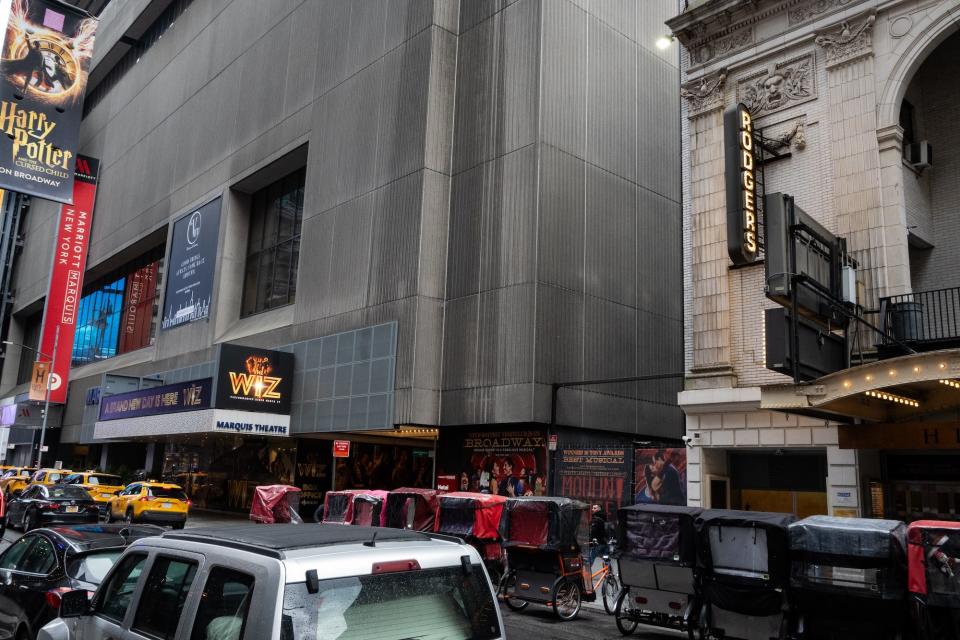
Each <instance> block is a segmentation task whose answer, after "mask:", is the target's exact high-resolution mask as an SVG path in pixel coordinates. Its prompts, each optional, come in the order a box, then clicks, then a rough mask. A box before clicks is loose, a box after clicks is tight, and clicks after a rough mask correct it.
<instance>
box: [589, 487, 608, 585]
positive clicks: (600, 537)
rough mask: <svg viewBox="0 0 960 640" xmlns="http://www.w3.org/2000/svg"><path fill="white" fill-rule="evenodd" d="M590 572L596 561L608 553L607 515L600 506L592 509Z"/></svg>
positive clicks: (594, 506) (596, 505)
mask: <svg viewBox="0 0 960 640" xmlns="http://www.w3.org/2000/svg"><path fill="white" fill-rule="evenodd" d="M590 513H591V516H590V543H591V544H590V565H589V567H588V568H589V569H590V572H591V573H592V572H593V563H594V561H595V560H596V559H597V558H598V557H600V556H602V555H605V554H606V553H607V514H606V513H604V511H603V509H602V508H601V507H600V505H598V504H595V505H593V506H592V507H590Z"/></svg>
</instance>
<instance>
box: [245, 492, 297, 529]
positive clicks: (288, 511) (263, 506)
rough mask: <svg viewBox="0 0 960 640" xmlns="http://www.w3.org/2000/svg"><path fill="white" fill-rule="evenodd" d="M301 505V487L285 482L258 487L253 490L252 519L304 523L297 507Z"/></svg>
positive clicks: (262, 521) (265, 521)
mask: <svg viewBox="0 0 960 640" xmlns="http://www.w3.org/2000/svg"><path fill="white" fill-rule="evenodd" d="M299 507H300V489H298V488H297V487H291V486H289V485H285V484H272V485H265V486H259V487H257V488H256V489H255V490H254V492H253V504H252V505H251V507H250V519H251V520H253V521H254V522H257V523H260V524H273V523H291V524H303V520H302V519H301V518H300V514H299V513H297V509H299Z"/></svg>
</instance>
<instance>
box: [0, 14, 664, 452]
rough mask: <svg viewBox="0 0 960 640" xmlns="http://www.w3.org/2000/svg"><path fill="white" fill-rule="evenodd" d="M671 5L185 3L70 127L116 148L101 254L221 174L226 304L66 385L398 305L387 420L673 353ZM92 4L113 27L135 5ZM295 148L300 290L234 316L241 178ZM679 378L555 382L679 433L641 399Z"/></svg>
mask: <svg viewBox="0 0 960 640" xmlns="http://www.w3.org/2000/svg"><path fill="white" fill-rule="evenodd" d="M138 2H139V0H138ZM114 4H115V3H114ZM120 4H123V3H120ZM140 4H142V5H143V6H145V7H148V6H149V7H153V6H154V3H140ZM111 6H112V5H111ZM138 6H140V5H139V4H138ZM673 9H674V7H673V2H671V1H669V0H668V1H660V0H658V1H657V2H653V1H645V2H643V3H633V2H618V3H613V2H609V3H608V2H598V3H585V2H569V1H568V0H549V1H543V0H515V1H509V0H484V1H480V0H470V1H469V2H458V1H456V0H364V1H363V2H355V1H350V2H348V1H346V0H270V1H269V2H263V1H259V0H203V1H197V2H194V3H193V4H192V5H191V6H190V7H189V8H188V9H187V11H186V12H185V13H184V14H183V16H181V17H180V18H179V19H178V20H177V22H176V24H175V26H174V27H172V28H171V29H170V30H169V31H168V32H167V33H165V34H164V36H163V38H162V39H161V40H160V41H158V42H157V43H156V44H155V45H154V46H153V47H152V48H151V49H149V50H148V51H147V52H146V53H145V54H144V55H143V57H142V59H141V61H140V62H139V63H138V64H137V65H136V66H135V67H134V68H133V69H132V70H131V71H130V72H129V73H128V74H127V75H126V76H125V77H124V78H123V79H122V80H121V81H120V82H119V83H118V84H117V85H116V86H115V87H114V88H113V89H112V91H111V92H110V93H109V94H108V95H107V96H106V97H105V99H104V100H103V101H101V102H100V103H99V104H98V105H97V106H96V107H95V108H94V109H93V110H92V111H91V112H90V114H89V115H88V117H87V118H86V120H85V121H84V124H83V129H82V135H81V140H82V144H81V150H82V151H83V152H84V153H87V154H90V155H93V156H96V157H99V158H101V159H102V161H103V168H102V176H101V183H100V190H99V194H98V200H97V206H96V211H95V215H94V223H93V234H92V240H91V247H90V268H91V272H90V277H95V275H96V274H98V273H102V272H104V271H106V270H107V269H108V268H112V267H114V266H118V265H119V264H121V263H122V262H123V261H124V260H126V259H127V258H128V257H129V255H128V254H130V253H135V252H136V251H135V249H137V250H139V247H140V245H143V244H144V243H145V240H144V238H146V237H150V238H153V239H156V240H159V239H161V238H163V237H166V236H167V235H168V233H169V228H170V226H171V225H172V222H173V221H174V220H176V219H177V218H179V217H180V216H181V215H184V214H185V213H187V212H189V211H190V210H191V209H192V208H194V207H196V206H198V205H200V204H203V203H204V202H207V201H209V200H210V199H212V198H214V197H217V196H219V195H221V194H222V195H223V207H222V214H221V229H220V252H219V256H218V260H219V264H218V267H219V268H218V274H217V276H216V280H215V291H216V293H215V297H214V300H213V305H212V308H213V313H212V317H211V319H210V321H209V322H197V323H193V324H191V325H187V326H183V327H180V328H177V329H173V330H169V331H162V332H160V333H159V334H158V336H157V340H156V344H155V345H154V346H153V347H151V348H150V349H147V350H142V351H139V352H135V353H133V354H127V355H124V356H121V357H120V358H118V359H115V360H113V361H107V362H104V363H99V364H96V365H90V366H88V367H84V368H81V369H78V370H76V371H75V372H74V378H75V380H77V381H78V384H77V386H76V389H85V388H86V387H87V386H89V385H90V384H94V383H95V382H94V381H95V380H97V379H99V375H100V374H101V373H103V372H104V371H106V370H115V369H120V370H122V372H124V373H128V374H131V375H133V374H138V375H146V374H150V373H155V372H158V371H168V370H174V369H180V368H183V367H189V366H192V365H195V364H197V363H199V362H206V361H208V360H209V359H210V358H211V354H212V347H213V345H214V344H215V343H217V342H221V341H239V342H245V343H247V344H253V345H258V346H278V345H286V344H291V343H294V342H298V341H302V340H306V339H310V338H315V337H317V336H323V335H330V334H333V333H337V332H341V331H347V330H351V329H356V328H359V327H365V326H371V325H374V324H380V323H384V322H390V321H397V322H398V335H397V350H398V351H397V365H396V367H397V368H396V375H395V379H396V388H397V395H396V405H395V420H396V422H397V423H417V424H429V425H436V424H482V423H493V422H517V423H519V422H530V421H539V422H544V421H547V420H549V395H550V394H549V388H550V387H549V385H550V383H552V382H555V381H558V380H571V379H581V378H584V377H598V376H601V377H607V376H624V375H636V374H645V373H656V372H660V371H664V370H678V369H679V368H680V361H681V356H682V350H681V346H680V323H681V319H682V314H681V309H680V296H679V292H680V232H679V204H678V201H679V189H680V186H679V185H680V180H679V148H678V144H679V138H678V136H679V124H678V118H679V104H678V89H677V61H676V60H675V59H674V56H675V54H671V53H667V54H662V53H660V52H658V51H656V50H655V49H653V48H652V43H653V40H654V37H655V34H657V33H659V32H660V31H662V29H663V27H662V24H663V21H664V20H665V19H666V18H667V17H668V16H669V15H671V13H672V11H673ZM111 20H116V21H117V24H116V25H112V24H111ZM104 21H105V24H104V33H106V34H108V35H109V34H113V35H111V36H110V38H109V41H110V42H114V41H115V40H116V37H114V36H117V34H119V33H122V32H124V31H125V30H127V29H131V28H133V26H132V25H136V24H138V23H137V20H136V18H135V17H134V16H132V15H131V14H130V12H129V11H121V10H120V9H119V8H116V9H113V10H112V11H108V12H107V13H106V14H105V16H104ZM121 23H122V25H121ZM118 25H120V26H118ZM117 37H118V36H117ZM99 59H104V58H98V60H99ZM304 145H307V149H308V151H307V159H306V169H307V178H306V194H305V203H304V221H303V228H302V238H303V241H302V244H301V254H300V255H301V257H300V268H299V281H298V287H297V300H296V304H294V305H292V306H290V307H286V308H282V309H277V310H273V311H269V312H266V313H263V314H258V315H256V316H252V317H248V318H242V319H241V318H240V317H239V309H240V298H241V293H240V288H241V285H242V267H243V263H244V255H245V248H246V240H247V238H246V234H247V225H248V221H249V211H248V206H249V199H248V198H247V195H246V194H247V192H248V191H249V190H250V189H249V188H248V187H249V185H250V184H253V183H255V182H257V180H258V179H259V178H258V176H263V175H264V172H266V171H270V169H269V167H271V166H272V163H274V162H276V161H278V160H282V159H284V158H290V157H292V155H291V154H296V153H298V151H297V150H298V149H302V148H303V146H304ZM278 177H279V176H278ZM57 209H58V207H56V206H53V205H51V204H41V205H38V206H36V207H35V211H34V212H32V214H31V216H32V218H31V219H30V220H29V221H28V226H29V228H30V233H29V234H28V239H27V240H28V247H27V251H26V252H25V256H27V257H26V258H25V259H24V260H23V261H22V262H21V265H22V267H21V268H20V269H19V275H18V291H19V292H20V293H19V294H18V299H17V305H18V309H26V308H27V307H28V306H29V305H31V304H32V305H36V303H37V301H39V300H40V299H41V298H42V296H43V295H44V289H45V280H46V271H45V270H41V269H40V264H39V263H40V262H42V261H44V260H46V264H47V265H48V264H49V247H47V246H45V245H47V244H49V242H48V236H49V234H50V231H49V229H50V228H51V227H50V222H51V220H52V219H53V217H54V215H56V212H57ZM45 229H46V230H47V231H46V232H45V231H44V230H45ZM143 248H144V249H145V248H146V247H143ZM35 263H36V264H35ZM671 289H672V290H671ZM0 386H4V387H9V381H8V380H6V379H4V380H3V383H2V385H0ZM676 388H677V387H676V384H674V383H670V384H659V385H645V386H644V387H643V388H642V389H638V388H637V387H636V385H627V386H624V387H621V388H611V387H608V388H603V389H597V390H595V392H592V393H585V392H581V391H576V392H565V393H564V395H563V396H562V402H561V409H562V414H561V418H562V421H563V422H564V423H566V424H570V425H584V426H590V427H596V428H601V429H614V430H621V431H626V432H629V433H642V434H649V435H678V434H679V420H678V419H677V416H678V414H676V413H675V412H674V411H672V410H670V409H667V408H665V407H664V406H663V405H660V404H655V403H648V402H640V403H637V402H636V400H635V398H636V397H637V396H638V395H640V396H643V397H649V398H652V399H654V400H656V401H659V402H668V403H669V402H672V401H673V399H674V397H675V391H676ZM82 400H83V398H82V394H79V393H71V403H70V404H71V407H70V408H69V410H68V411H67V416H68V418H69V419H71V420H72V419H76V420H80V419H81V418H80V416H82V413H83V408H82V407H81V406H79V405H78V406H73V405H74V404H75V403H77V402H81V403H82ZM441 407H442V410H441ZM68 421H69V420H68Z"/></svg>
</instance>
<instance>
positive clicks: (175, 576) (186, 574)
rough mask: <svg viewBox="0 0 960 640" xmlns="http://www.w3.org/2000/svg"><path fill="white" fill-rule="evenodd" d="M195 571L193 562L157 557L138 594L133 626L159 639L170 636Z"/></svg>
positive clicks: (172, 634) (173, 631)
mask: <svg viewBox="0 0 960 640" xmlns="http://www.w3.org/2000/svg"><path fill="white" fill-rule="evenodd" d="M196 572H197V565H196V563H194V562H185V561H183V560H175V559H174V558H168V557H166V556H157V559H156V560H154V562H153V568H151V569H150V575H149V576H147V583H146V585H145V586H144V587H143V593H142V594H141V595H140V604H139V605H137V614H136V616H135V617H134V619H133V629H135V630H136V631H140V632H141V633H145V634H147V635H150V636H153V637H155V638H161V639H162V640H168V639H169V638H173V636H174V634H176V632H177V625H178V624H179V623H180V614H181V613H182V612H183V604H184V602H186V600H187V594H188V593H190V585H192V584H193V576H194V574H195V573H196Z"/></svg>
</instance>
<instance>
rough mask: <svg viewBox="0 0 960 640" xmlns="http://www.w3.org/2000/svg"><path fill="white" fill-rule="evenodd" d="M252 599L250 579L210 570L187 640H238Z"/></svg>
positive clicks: (228, 570) (218, 569)
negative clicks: (227, 639) (211, 639)
mask: <svg viewBox="0 0 960 640" xmlns="http://www.w3.org/2000/svg"><path fill="white" fill-rule="evenodd" d="M252 596H253V576H249V575H247V574H245V573H240V572H239V571H232V570H230V569H224V568H223V567H214V568H213V569H211V570H210V576H209V577H208V578H207V584H206V585H205V586H204V588H203V597H202V598H200V608H199V609H198V610H197V617H196V618H195V619H194V621H193V631H192V632H191V634H190V639H191V640H209V639H210V638H241V637H243V627H244V625H245V624H246V622H247V611H248V610H249V609H250V599H251V598H252Z"/></svg>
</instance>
